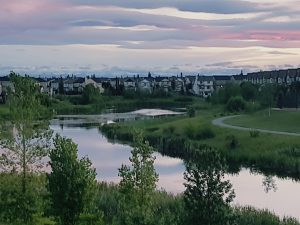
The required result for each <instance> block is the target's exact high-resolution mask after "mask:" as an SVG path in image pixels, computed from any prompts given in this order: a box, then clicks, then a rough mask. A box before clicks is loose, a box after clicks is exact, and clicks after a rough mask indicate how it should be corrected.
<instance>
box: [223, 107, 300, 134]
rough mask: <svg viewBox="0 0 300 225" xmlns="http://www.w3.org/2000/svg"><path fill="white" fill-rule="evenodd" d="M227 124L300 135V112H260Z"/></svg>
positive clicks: (228, 121)
mask: <svg viewBox="0 0 300 225" xmlns="http://www.w3.org/2000/svg"><path fill="white" fill-rule="evenodd" d="M225 123H226V124H230V125H236V126H241V127H249V128H259V129H266V130H273V131H286V132H294V133H300V110H299V111H275V110H273V111H271V116H270V117H269V114H268V111H265V110H264V111H260V112H256V113H254V114H251V115H243V116H240V117H235V118H231V119H228V120H226V121H225Z"/></svg>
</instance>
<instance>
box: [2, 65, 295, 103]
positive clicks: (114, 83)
mask: <svg viewBox="0 0 300 225" xmlns="http://www.w3.org/2000/svg"><path fill="white" fill-rule="evenodd" d="M32 79H33V81H34V82H36V84H37V85H38V86H39V87H40V91H41V92H42V93H47V94H49V95H53V94H58V93H59V92H61V91H62V90H61V89H63V92H64V93H69V94H77V93H81V92H82V91H83V88H84V87H85V86H86V85H89V84H91V85H93V86H94V87H97V88H98V89H99V91H100V92H101V93H103V92H104V90H105V88H109V87H111V88H114V89H117V88H122V89H124V90H133V91H137V90H140V91H144V92H149V93H151V92H153V91H154V90H157V89H160V90H163V91H165V92H178V93H189V94H193V95H197V96H202V97H204V98H206V97H208V96H211V95H212V93H213V92H214V91H215V90H218V89H219V88H222V87H224V85H226V84H228V83H236V84H240V83H242V82H247V81H248V82H251V83H253V84H258V85H263V84H266V83H271V84H272V83H277V84H285V85H290V84H291V83H292V82H295V81H300V69H299V68H298V69H288V70H276V71H260V72H255V73H248V74H247V75H243V74H242V73H241V74H240V75H213V76H205V75H196V76H190V75H187V76H183V75H182V74H181V75H180V76H171V77H162V76H156V77H152V76H151V74H150V73H149V74H148V76H147V77H140V76H133V77H115V78H107V77H96V76H86V77H75V76H67V77H64V78H62V77H60V78H57V77H54V78H34V77H32ZM8 88H12V84H11V82H10V79H9V76H3V77H0V94H1V93H2V94H3V93H5V91H6V90H7V89H8Z"/></svg>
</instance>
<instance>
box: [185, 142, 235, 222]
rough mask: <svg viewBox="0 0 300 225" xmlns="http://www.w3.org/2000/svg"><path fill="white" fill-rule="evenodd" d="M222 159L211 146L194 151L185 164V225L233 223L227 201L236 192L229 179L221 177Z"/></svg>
mask: <svg viewBox="0 0 300 225" xmlns="http://www.w3.org/2000/svg"><path fill="white" fill-rule="evenodd" d="M225 170H226V166H225V162H224V160H223V159H222V158H221V156H220V154H219V153H218V152H217V151H215V150H213V149H210V148H205V149H202V150H200V151H198V152H197V154H196V155H195V156H194V158H193V160H192V161H189V162H187V163H186V172H185V173H184V179H185V180H186V183H185V186H186V190H185V192H184V201H185V204H186V212H187V221H188V224H194V225H196V224H199V225H200V224H201V225H202V224H205V225H219V224H220V225H226V224H232V223H231V222H232V215H233V214H232V209H231V207H230V203H231V202H232V200H233V198H234V196H235V194H234V191H233V190H232V185H231V184H230V182H229V181H227V180H224V173H225Z"/></svg>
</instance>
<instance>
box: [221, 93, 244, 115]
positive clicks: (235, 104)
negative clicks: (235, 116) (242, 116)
mask: <svg viewBox="0 0 300 225" xmlns="http://www.w3.org/2000/svg"><path fill="white" fill-rule="evenodd" d="M245 108H246V102H245V100H244V99H243V98H242V97H241V96H236V97H231V98H230V99H229V100H228V102H227V104H226V110H228V111H229V112H239V111H243V110H245Z"/></svg>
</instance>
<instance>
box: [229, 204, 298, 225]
mask: <svg viewBox="0 0 300 225" xmlns="http://www.w3.org/2000/svg"><path fill="white" fill-rule="evenodd" d="M235 214H236V215H237V216H236V218H237V219H236V224H237V225H298V224H299V222H297V220H296V219H293V218H286V217H284V218H283V219H280V218H279V217H278V216H275V215H274V214H273V213H271V212H269V211H267V210H257V209H254V208H253V207H242V208H236V209H235Z"/></svg>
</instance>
